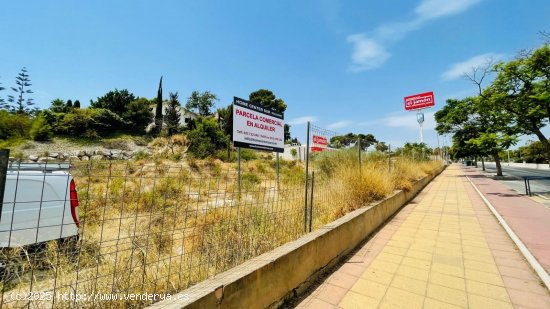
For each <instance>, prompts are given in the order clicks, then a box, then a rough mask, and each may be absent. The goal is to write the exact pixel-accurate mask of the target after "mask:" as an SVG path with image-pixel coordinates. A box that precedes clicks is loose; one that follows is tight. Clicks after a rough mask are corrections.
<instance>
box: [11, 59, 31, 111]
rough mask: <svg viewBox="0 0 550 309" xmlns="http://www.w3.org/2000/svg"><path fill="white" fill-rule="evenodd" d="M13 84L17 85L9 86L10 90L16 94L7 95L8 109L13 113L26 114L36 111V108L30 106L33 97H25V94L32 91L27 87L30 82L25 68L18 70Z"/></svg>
mask: <svg viewBox="0 0 550 309" xmlns="http://www.w3.org/2000/svg"><path fill="white" fill-rule="evenodd" d="M15 84H16V85H17V86H16V87H11V90H13V91H14V92H15V93H16V94H17V95H15V96H13V95H8V102H9V103H10V106H9V109H10V110H11V111H12V112H14V113H18V114H27V115H28V114H30V113H32V112H34V111H36V108H32V106H33V105H34V102H33V99H32V98H25V96H26V95H27V94H31V93H33V92H32V90H31V89H29V87H30V86H32V84H31V80H30V78H29V74H27V68H25V67H23V68H22V69H21V72H19V74H18V75H17V77H16V78H15Z"/></svg>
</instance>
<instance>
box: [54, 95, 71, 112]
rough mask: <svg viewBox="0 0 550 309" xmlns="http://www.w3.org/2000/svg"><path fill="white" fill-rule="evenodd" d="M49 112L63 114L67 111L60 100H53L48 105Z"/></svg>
mask: <svg viewBox="0 0 550 309" xmlns="http://www.w3.org/2000/svg"><path fill="white" fill-rule="evenodd" d="M50 110H51V111H52V112H54V113H64V112H66V111H67V105H66V104H65V101H63V100H62V99H59V98H57V99H54V100H53V101H52V103H51V104H50Z"/></svg>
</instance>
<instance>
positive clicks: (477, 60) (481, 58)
mask: <svg viewBox="0 0 550 309" xmlns="http://www.w3.org/2000/svg"><path fill="white" fill-rule="evenodd" d="M502 58H504V55H502V54H495V53H486V54H482V55H478V56H474V57H472V58H470V59H467V60H465V61H462V62H457V63H455V64H452V65H451V66H450V67H449V69H448V70H447V71H445V72H443V74H442V75H441V77H443V79H444V80H453V79H457V78H460V77H463V76H464V74H467V73H469V72H471V71H472V69H473V68H479V67H483V66H485V65H487V64H488V63H490V62H492V61H497V60H500V59H502Z"/></svg>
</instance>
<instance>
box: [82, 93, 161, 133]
mask: <svg viewBox="0 0 550 309" xmlns="http://www.w3.org/2000/svg"><path fill="white" fill-rule="evenodd" d="M75 103H76V102H75ZM122 118H123V119H124V120H125V121H126V122H128V125H129V126H128V130H129V131H130V132H137V133H140V134H142V133H144V132H145V128H146V127H147V126H148V125H149V124H150V123H151V122H153V112H152V111H151V106H150V101H149V100H147V99H146V98H139V99H137V100H135V101H132V102H130V104H128V109H127V110H126V111H125V112H124V114H123V115H122Z"/></svg>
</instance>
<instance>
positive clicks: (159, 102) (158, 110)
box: [155, 76, 163, 134]
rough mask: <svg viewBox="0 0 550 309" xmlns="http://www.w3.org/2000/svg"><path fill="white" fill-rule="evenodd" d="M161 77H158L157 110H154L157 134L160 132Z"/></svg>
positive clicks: (161, 119) (161, 118)
mask: <svg viewBox="0 0 550 309" xmlns="http://www.w3.org/2000/svg"><path fill="white" fill-rule="evenodd" d="M162 122H163V117H162V76H161V77H160V83H159V89H158V91H157V108H156V109H155V129H156V132H157V134H159V133H160V132H161V131H162Z"/></svg>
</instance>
